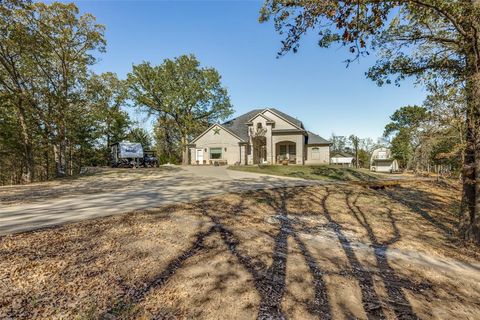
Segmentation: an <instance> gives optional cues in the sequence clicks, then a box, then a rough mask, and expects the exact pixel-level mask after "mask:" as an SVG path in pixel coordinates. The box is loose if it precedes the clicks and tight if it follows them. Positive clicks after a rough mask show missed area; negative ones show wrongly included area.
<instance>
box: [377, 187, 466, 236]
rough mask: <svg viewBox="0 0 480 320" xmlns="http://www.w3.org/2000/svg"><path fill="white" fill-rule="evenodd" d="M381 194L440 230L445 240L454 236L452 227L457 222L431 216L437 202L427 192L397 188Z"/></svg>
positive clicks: (438, 216)
mask: <svg viewBox="0 0 480 320" xmlns="http://www.w3.org/2000/svg"><path fill="white" fill-rule="evenodd" d="M381 193H382V194H383V195H385V196H386V197H387V198H389V199H391V200H394V201H396V202H398V203H400V204H402V205H404V206H406V207H407V208H409V209H410V210H412V211H413V212H415V213H418V214H419V215H420V216H421V217H422V218H423V219H425V220H427V221H428V222H429V223H430V224H431V225H433V226H434V227H435V228H437V229H438V230H440V231H441V232H442V233H443V235H445V236H446V237H447V238H449V239H451V238H452V237H453V235H454V234H455V230H454V227H455V226H456V225H457V223H458V222H457V221H453V220H451V219H448V218H447V217H446V216H444V215H443V216H442V215H437V216H433V215H432V214H431V213H430V212H432V211H433V210H434V209H438V207H437V206H435V203H436V202H437V201H436V200H435V199H433V198H432V195H431V194H429V193H428V192H425V191H422V190H419V189H417V188H415V189H412V188H404V187H402V186H397V187H395V188H394V189H385V190H382V191H381ZM449 225H450V226H449Z"/></svg>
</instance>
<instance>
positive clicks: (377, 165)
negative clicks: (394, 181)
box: [370, 147, 398, 172]
mask: <svg viewBox="0 0 480 320" xmlns="http://www.w3.org/2000/svg"><path fill="white" fill-rule="evenodd" d="M370 170H371V171H376V172H396V171H398V162H397V160H395V159H393V155H392V152H391V151H390V149H387V148H383V147H382V148H378V149H375V150H373V152H372V157H371V158H370Z"/></svg>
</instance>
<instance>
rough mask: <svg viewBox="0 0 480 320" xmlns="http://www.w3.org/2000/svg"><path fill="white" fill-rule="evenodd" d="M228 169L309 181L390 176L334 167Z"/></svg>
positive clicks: (366, 179) (248, 167) (246, 167)
mask: <svg viewBox="0 0 480 320" xmlns="http://www.w3.org/2000/svg"><path fill="white" fill-rule="evenodd" d="M228 169H231V170H238V171H246V172H254V173H263V174H271V175H276V176H286V177H292V178H302V179H307V180H335V181H371V180H376V179H381V178H385V177H386V176H388V175H384V174H383V175H382V174H378V173H374V172H370V171H369V170H368V169H355V168H348V167H340V166H333V165H317V166H310V165H309V166H307V165H305V166H299V165H288V166H282V165H255V166H230V167H228Z"/></svg>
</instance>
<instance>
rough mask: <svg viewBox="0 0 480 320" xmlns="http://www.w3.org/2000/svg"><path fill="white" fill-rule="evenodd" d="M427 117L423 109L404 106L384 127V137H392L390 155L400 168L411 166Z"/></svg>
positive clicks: (425, 110) (426, 112)
mask: <svg viewBox="0 0 480 320" xmlns="http://www.w3.org/2000/svg"><path fill="white" fill-rule="evenodd" d="M429 117H430V115H429V113H428V111H427V109H426V108H425V107H420V106H405V107H402V108H400V109H398V110H397V111H395V112H394V113H393V115H392V116H391V117H390V120H391V122H390V123H388V124H387V125H386V126H385V132H384V136H385V137H389V136H392V135H394V137H393V139H392V142H391V144H392V153H393V156H394V158H395V159H397V160H399V162H400V165H401V166H402V167H404V168H408V167H409V166H411V164H412V160H413V156H414V151H415V149H416V148H417V147H418V146H419V145H420V140H421V138H422V133H423V129H424V125H425V123H426V122H427V121H428V120H429Z"/></svg>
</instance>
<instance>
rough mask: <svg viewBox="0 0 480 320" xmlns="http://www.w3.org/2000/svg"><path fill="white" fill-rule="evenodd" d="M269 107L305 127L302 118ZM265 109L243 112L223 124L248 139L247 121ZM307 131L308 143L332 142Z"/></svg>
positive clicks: (298, 125) (300, 126)
mask: <svg viewBox="0 0 480 320" xmlns="http://www.w3.org/2000/svg"><path fill="white" fill-rule="evenodd" d="M268 109H269V110H272V112H273V113H276V114H277V115H279V116H280V117H282V118H285V119H286V120H288V121H290V122H291V123H293V124H294V125H296V126H297V127H299V128H302V129H304V127H303V123H302V122H301V121H300V120H298V119H295V118H294V117H292V116H289V115H288V114H286V113H283V112H282V111H280V110H277V109H274V108H268ZM265 110H267V109H255V110H252V111H249V112H247V113H245V114H242V115H241V116H238V117H236V118H233V119H231V120H229V121H227V122H225V123H223V124H222V126H224V127H225V128H227V129H228V130H230V131H231V132H233V133H235V134H236V135H237V136H239V137H240V138H242V139H243V140H245V141H248V126H247V125H246V123H247V122H248V121H249V120H250V119H252V118H253V117H255V116H256V115H257V114H259V113H261V112H263V111H265ZM307 132H308V137H307V143H308V144H329V143H330V142H329V141H327V140H325V139H323V138H322V137H320V136H318V135H316V134H314V133H312V132H310V131H307Z"/></svg>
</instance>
